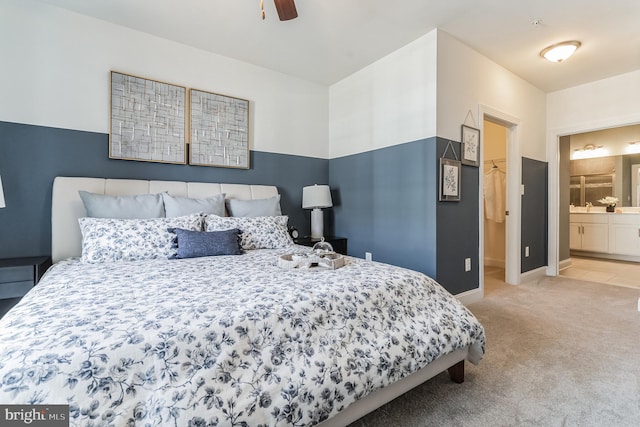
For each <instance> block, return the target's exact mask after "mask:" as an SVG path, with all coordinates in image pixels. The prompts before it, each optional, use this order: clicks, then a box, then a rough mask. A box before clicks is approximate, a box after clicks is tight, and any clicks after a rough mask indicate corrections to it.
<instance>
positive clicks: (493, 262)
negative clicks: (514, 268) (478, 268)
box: [484, 257, 504, 268]
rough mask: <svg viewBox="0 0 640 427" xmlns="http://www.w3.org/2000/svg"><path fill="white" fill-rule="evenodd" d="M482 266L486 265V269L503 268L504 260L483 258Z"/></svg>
mask: <svg viewBox="0 0 640 427" xmlns="http://www.w3.org/2000/svg"><path fill="white" fill-rule="evenodd" d="M484 265H486V266H487V267H499V268H504V260H503V259H497V258H487V257H484Z"/></svg>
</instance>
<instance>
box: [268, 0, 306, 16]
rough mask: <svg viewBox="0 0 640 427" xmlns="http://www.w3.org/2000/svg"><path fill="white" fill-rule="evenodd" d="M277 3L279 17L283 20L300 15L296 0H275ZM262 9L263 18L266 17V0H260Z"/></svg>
mask: <svg viewBox="0 0 640 427" xmlns="http://www.w3.org/2000/svg"><path fill="white" fill-rule="evenodd" d="M273 1H274V3H275V4H276V10H277V11H278V17H279V18H280V20H281V21H288V20H290V19H294V18H297V17H298V11H297V10H296V4H295V0H273ZM260 9H261V11H262V19H264V17H265V14H264V0H260Z"/></svg>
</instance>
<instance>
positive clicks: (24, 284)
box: [0, 256, 51, 299]
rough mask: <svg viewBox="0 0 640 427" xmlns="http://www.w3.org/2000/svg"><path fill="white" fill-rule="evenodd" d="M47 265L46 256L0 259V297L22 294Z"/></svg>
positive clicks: (48, 265) (14, 296) (37, 279)
mask: <svg viewBox="0 0 640 427" xmlns="http://www.w3.org/2000/svg"><path fill="white" fill-rule="evenodd" d="M49 267H51V257H48V256H37V257H24V258H5V259H0V299H5V298H16V297H22V296H24V295H25V294H26V293H27V292H29V290H30V289H31V288H33V287H34V286H35V285H36V284H37V283H38V281H40V278H41V277H42V275H43V274H44V272H45V271H47V269H48V268H49Z"/></svg>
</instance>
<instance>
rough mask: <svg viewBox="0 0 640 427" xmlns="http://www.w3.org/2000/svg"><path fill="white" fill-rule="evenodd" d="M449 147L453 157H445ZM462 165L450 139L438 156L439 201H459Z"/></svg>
mask: <svg viewBox="0 0 640 427" xmlns="http://www.w3.org/2000/svg"><path fill="white" fill-rule="evenodd" d="M449 149H451V151H452V153H453V157H454V158H453V159H448V158H446V155H447V152H448V151H449ZM461 169H462V165H461V162H460V160H458V156H457V155H456V151H455V149H454V147H453V144H452V142H451V141H449V142H448V143H447V148H445V150H444V154H443V155H442V157H441V158H440V191H439V192H438V193H439V197H438V200H439V201H441V202H459V201H460V184H461V182H460V181H461Z"/></svg>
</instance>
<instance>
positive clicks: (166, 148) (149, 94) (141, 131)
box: [109, 71, 187, 164]
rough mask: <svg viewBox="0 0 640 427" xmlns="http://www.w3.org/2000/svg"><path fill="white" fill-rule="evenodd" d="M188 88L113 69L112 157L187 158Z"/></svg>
mask: <svg viewBox="0 0 640 427" xmlns="http://www.w3.org/2000/svg"><path fill="white" fill-rule="evenodd" d="M186 99H187V89H186V88H185V87H182V86H176V85H172V84H168V83H164V82H160V81H157V80H150V79H145V78H142V77H136V76H130V75H127V74H122V73H118V72H116V71H111V124H110V132H109V157H110V158H112V159H125V160H142V161H148V162H162V163H180V164H185V163H186V162H187V150H186V133H185V130H186V125H187V120H186V106H187V105H186Z"/></svg>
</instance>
